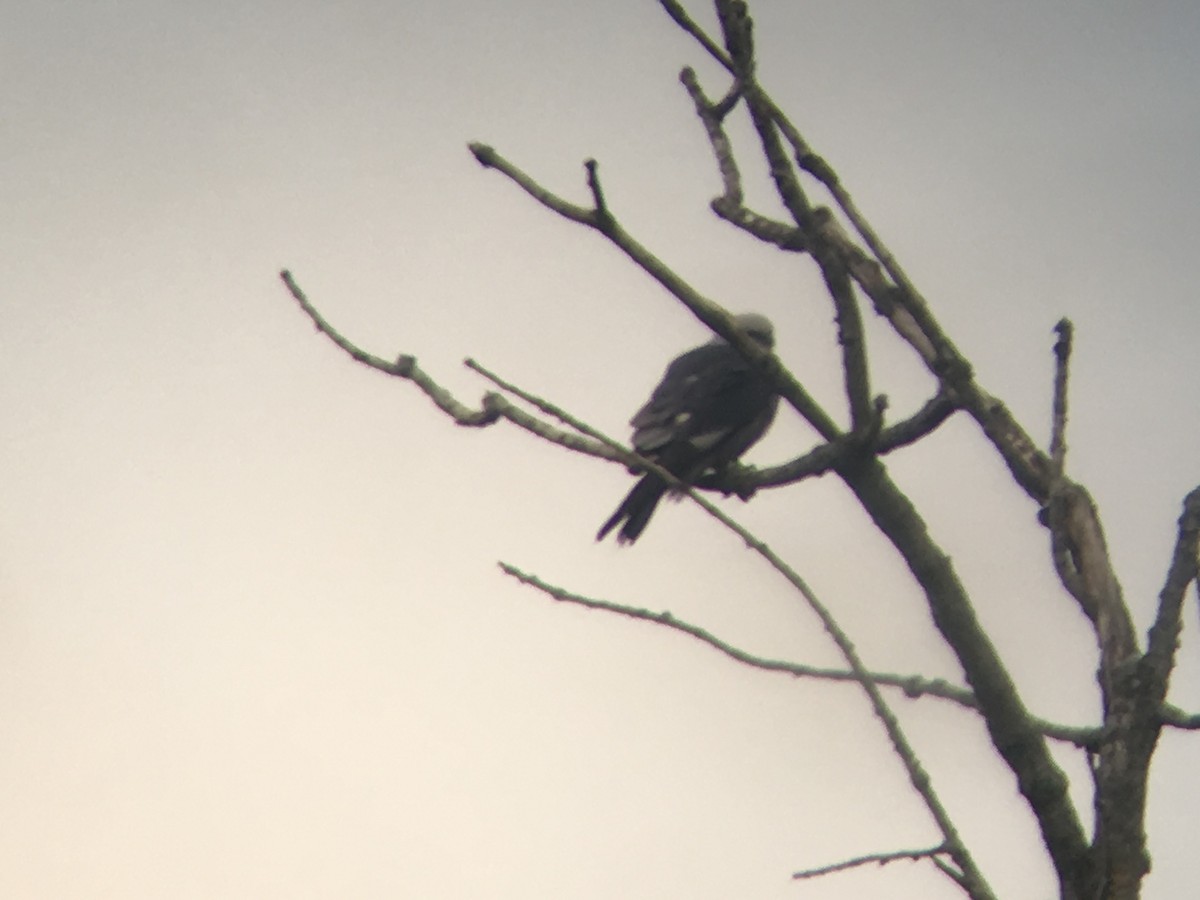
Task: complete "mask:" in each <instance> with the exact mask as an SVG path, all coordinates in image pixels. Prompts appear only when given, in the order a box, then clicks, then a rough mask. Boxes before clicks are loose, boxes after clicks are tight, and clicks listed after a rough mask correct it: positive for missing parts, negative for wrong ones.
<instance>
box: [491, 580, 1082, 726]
mask: <svg viewBox="0 0 1200 900" xmlns="http://www.w3.org/2000/svg"><path fill="white" fill-rule="evenodd" d="M498 565H499V567H500V569H501V570H502V571H503V572H504V573H505V574H506V575H509V576H511V577H512V578H515V579H516V580H517V581H519V582H521V583H522V584H525V585H528V586H529V587H532V588H535V589H536V590H539V591H541V592H542V593H544V594H546V595H547V596H548V597H551V598H553V599H554V600H557V601H560V602H563V603H574V604H577V605H579V606H584V607H587V608H588V609H597V610H602V611H604V612H610V613H615V614H617V615H621V616H626V617H627V618H630V619H638V620H640V621H643V622H651V623H653V624H655V625H661V626H664V627H666V628H671V629H674V630H675V631H679V632H682V633H684V634H687V635H690V636H691V637H694V638H696V639H697V640H699V641H701V642H703V643H705V644H708V645H709V646H710V647H712V648H714V649H716V650H719V651H720V652H721V653H723V654H725V655H726V656H728V657H729V658H730V659H733V660H736V661H737V662H740V663H743V664H745V665H747V666H750V667H751V668H755V669H762V670H763V671H767V672H782V673H785V674H788V675H794V676H796V677H797V678H815V679H819V680H824V681H835V682H854V683H858V682H859V680H860V679H859V677H858V676H857V675H855V674H854V672H851V671H848V670H846V669H830V668H825V667H821V666H809V665H805V664H804V663H794V662H787V661H786V660H778V659H768V658H766V657H762V656H756V655H755V654H752V653H749V652H747V651H745V650H742V649H741V648H739V647H735V646H733V645H732V644H730V643H728V642H726V641H723V640H721V639H720V638H719V637H717V636H716V635H714V634H713V633H712V632H710V631H708V630H707V629H705V628H702V627H700V626H699V625H694V624H692V623H691V622H686V621H684V620H683V619H680V618H678V617H677V616H675V615H673V614H671V613H670V612H665V611H664V612H655V611H654V610H650V609H643V608H641V607H637V606H628V605H626V604H623V603H613V602H612V601H611V600H600V599H597V598H595V597H587V596H584V595H583V594H577V593H575V592H573V591H569V590H567V589H566V588H563V587H560V586H558V585H554V584H550V583H549V582H547V581H544V580H543V579H541V578H539V577H538V576H537V575H533V574H531V573H529V572H525V571H523V570H521V569H519V568H517V567H516V566H514V565H511V564H509V563H505V562H501V563H498ZM870 678H871V680H872V681H874V682H875V683H876V684H881V685H884V686H885V687H890V688H896V689H897V690H899V691H901V692H902V693H903V694H904V696H905V697H907V698H908V699H910V700H916V699H919V698H921V697H934V698H937V699H939V700H945V701H947V702H949V703H953V704H955V705H957V706H960V707H962V708H963V709H969V710H972V711H975V712H978V710H979V703H978V701H977V700H976V699H975V695H974V694H972V693H971V691H970V690H968V689H967V688H964V687H960V686H958V685H954V684H950V683H949V682H948V681H946V680H945V679H942V678H927V677H925V676H923V675H900V674H897V673H893V672H871V673H870ZM1038 722H1039V725H1040V727H1041V728H1042V730H1043V731H1044V732H1045V734H1046V735H1047V737H1051V738H1054V739H1056V740H1061V741H1063V742H1065V743H1069V744H1074V745H1075V746H1078V747H1088V746H1091V745H1092V744H1093V743H1094V742H1095V741H1096V739H1097V738H1098V736H1099V731H1098V729H1094V728H1077V727H1073V726H1069V725H1060V724H1058V723H1055V722H1049V721H1046V720H1041V719H1039V720H1038Z"/></svg>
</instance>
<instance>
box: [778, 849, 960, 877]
mask: <svg viewBox="0 0 1200 900" xmlns="http://www.w3.org/2000/svg"><path fill="white" fill-rule="evenodd" d="M949 852H950V851H949V849H948V848H947V847H946V845H945V844H939V845H938V846H936V847H927V848H925V849H924V850H892V851H891V852H888V853H868V854H867V855H866V856H856V857H855V858H854V859H847V860H843V861H842V862H839V863H832V864H831V865H828V866H820V867H819V868H816V869H803V870H801V871H799V872H796V873H794V874H793V875H792V878H793V879H795V880H797V881H799V880H801V879H804V878H819V877H821V876H822V875H831V874H833V873H834V872H845V871H846V870H847V869H855V868H857V867H859V866H869V865H871V864H872V863H877V864H879V865H881V866H886V865H887V864H888V863H891V862H896V861H897V860H900V859H910V860H912V861H913V862H916V861H917V860H921V859H933V858H935V857H937V856H940V855H941V854H943V853H949Z"/></svg>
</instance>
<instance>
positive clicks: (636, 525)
mask: <svg viewBox="0 0 1200 900" xmlns="http://www.w3.org/2000/svg"><path fill="white" fill-rule="evenodd" d="M666 491H667V483H666V482H665V481H663V480H662V479H661V478H659V477H658V476H657V475H653V474H647V475H644V476H642V480H641V481H639V482H638V483H637V484H635V485H634V486H633V489H632V490H631V491H630V492H629V493H628V494H626V495H625V499H624V500H622V501H621V505H620V506H618V507H617V511H616V512H615V513H613V514H612V516H611V517H610V518H609V520H608V521H607V522H605V523H604V524H603V525H601V526H600V531H599V532H598V533H597V534H596V540H598V541H602V540H604V536H605V535H606V534H608V533H609V532H610V531H612V530H613V529H614V528H615V527H616V526H617V525H618V524H619V523H620V522H622V521H624V523H625V524H624V525H622V526H621V530H620V532H618V533H617V543H618V544H632V543H633V542H634V541H636V540H637V539H638V536H639V535H641V533H642V532H643V531H644V530H645V528H646V525H647V524H649V522H650V517H651V516H652V515H654V508H655V507H656V506H658V501H659V500H661V499H662V496H663V494H664V493H666Z"/></svg>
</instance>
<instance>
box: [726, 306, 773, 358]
mask: <svg viewBox="0 0 1200 900" xmlns="http://www.w3.org/2000/svg"><path fill="white" fill-rule="evenodd" d="M733 321H734V322H735V323H736V324H737V327H738V328H740V329H742V331H744V332H746V336H747V337H749V338H750V340H752V341H754V342H755V343H756V344H758V345H759V346H761V347H763V348H764V349H766V350H770V349H772V348H773V347H774V346H775V326H774V325H772V324H771V320H770V319H768V318H767V317H766V316H764V315H760V314H759V313H742V314H741V315H739V316H734V317H733Z"/></svg>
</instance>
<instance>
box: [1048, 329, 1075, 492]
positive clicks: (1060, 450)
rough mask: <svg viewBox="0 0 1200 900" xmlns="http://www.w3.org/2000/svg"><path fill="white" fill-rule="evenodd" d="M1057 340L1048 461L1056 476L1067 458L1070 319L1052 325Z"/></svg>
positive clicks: (1060, 472) (1055, 343)
mask: <svg viewBox="0 0 1200 900" xmlns="http://www.w3.org/2000/svg"><path fill="white" fill-rule="evenodd" d="M1054 331H1055V333H1056V334H1057V335H1058V340H1057V341H1055V342H1054V360H1055V366H1054V413H1053V416H1052V419H1051V425H1050V462H1051V464H1052V465H1053V466H1054V473H1055V475H1056V476H1060V477H1061V476H1062V474H1063V473H1064V472H1065V471H1066V459H1067V376H1068V370H1069V364H1070V361H1071V338H1072V335H1073V334H1074V327H1073V326H1072V325H1071V320H1070V319H1059V321H1058V324H1057V325H1055V326H1054Z"/></svg>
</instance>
